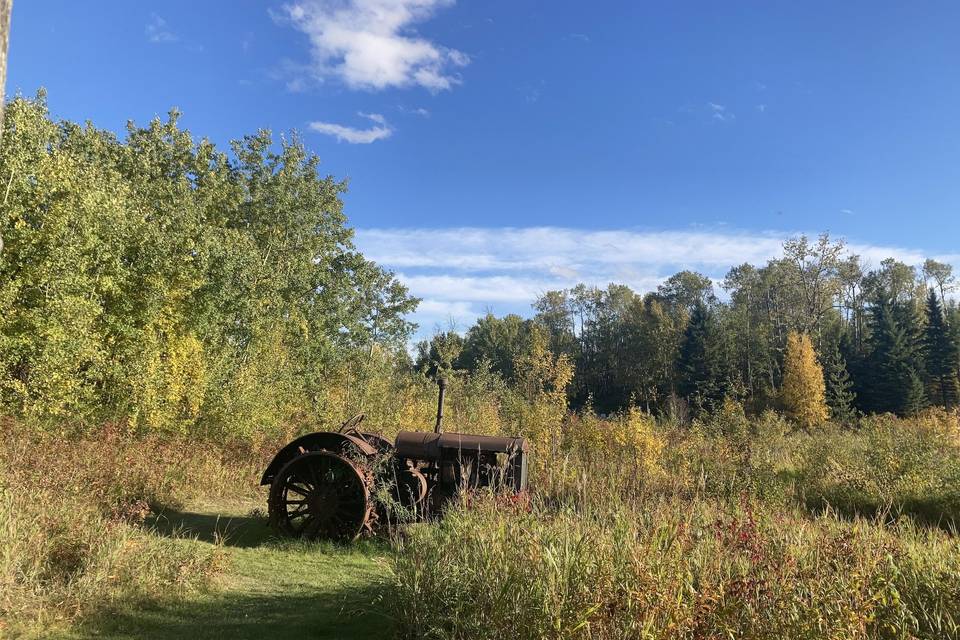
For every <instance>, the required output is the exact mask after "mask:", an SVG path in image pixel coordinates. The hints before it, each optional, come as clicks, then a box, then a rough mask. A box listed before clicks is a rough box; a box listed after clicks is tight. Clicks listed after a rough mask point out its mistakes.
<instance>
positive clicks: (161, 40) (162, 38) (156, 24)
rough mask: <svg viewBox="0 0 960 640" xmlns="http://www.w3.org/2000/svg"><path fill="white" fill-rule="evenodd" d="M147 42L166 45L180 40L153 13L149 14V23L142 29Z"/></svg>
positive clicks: (165, 23)
mask: <svg viewBox="0 0 960 640" xmlns="http://www.w3.org/2000/svg"><path fill="white" fill-rule="evenodd" d="M144 33H146V35H147V40H149V41H150V42H152V43H154V44H167V43H171V42H176V41H177V40H179V39H180V38H179V37H178V36H177V34H175V33H174V32H173V31H171V30H170V27H169V26H168V25H167V21H166V20H164V19H163V18H161V17H160V16H158V15H157V14H155V13H151V14H150V22H148V23H147V26H146V27H145V28H144Z"/></svg>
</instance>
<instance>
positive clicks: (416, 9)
mask: <svg viewBox="0 0 960 640" xmlns="http://www.w3.org/2000/svg"><path fill="white" fill-rule="evenodd" d="M453 3H454V0H339V1H336V2H331V1H327V0H301V1H298V2H291V3H289V4H286V5H284V6H283V10H282V15H281V18H282V19H284V20H286V21H289V22H290V23H291V24H293V25H294V26H295V27H296V28H297V29H299V30H300V31H302V32H303V33H305V34H307V36H308V37H309V38H310V44H311V46H312V51H311V56H312V65H311V72H312V74H313V75H314V77H315V78H316V79H318V80H323V79H326V78H331V77H335V78H339V79H340V80H342V81H343V82H345V83H346V84H347V86H349V87H351V88H355V89H367V90H382V89H387V88H391V87H408V86H421V87H424V88H426V89H429V90H430V91H442V90H444V89H450V88H451V87H452V86H453V85H455V84H458V83H459V82H460V77H459V75H458V74H457V73H456V72H455V69H457V68H459V67H464V66H466V65H467V64H468V63H469V62H470V58H469V56H467V54H465V53H463V52H461V51H458V50H456V49H452V48H448V47H444V46H442V45H439V44H436V43H434V42H431V41H430V40H427V39H425V38H422V37H420V36H418V35H416V34H415V33H414V32H413V25H415V24H417V23H420V22H424V21H426V20H428V19H430V18H431V17H432V16H433V15H434V13H436V11H437V10H438V9H441V8H444V7H447V6H450V5H452V4H453Z"/></svg>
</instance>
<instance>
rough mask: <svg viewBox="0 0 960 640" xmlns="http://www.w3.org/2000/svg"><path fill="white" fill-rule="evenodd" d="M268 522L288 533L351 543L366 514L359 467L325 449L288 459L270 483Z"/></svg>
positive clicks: (366, 498) (367, 502)
mask: <svg viewBox="0 0 960 640" xmlns="http://www.w3.org/2000/svg"><path fill="white" fill-rule="evenodd" d="M269 507H270V523H271V524H272V525H273V526H274V527H275V528H276V529H277V530H278V531H279V532H280V533H283V534H285V535H288V536H293V537H297V538H305V539H307V540H318V539H326V540H341V541H349V540H353V539H354V538H356V537H357V536H358V535H360V532H361V531H363V528H364V526H365V525H366V524H367V520H368V518H369V517H370V513H371V509H370V495H369V491H368V490H367V484H366V482H365V481H364V477H363V475H362V474H361V472H360V471H359V470H358V469H357V467H356V466H355V465H354V464H353V463H352V462H350V461H349V460H347V459H346V458H343V457H341V456H338V455H337V454H335V453H330V452H329V451H311V452H309V453H305V454H303V455H301V456H298V457H296V458H294V459H293V460H291V461H290V462H288V463H287V464H286V465H285V466H284V467H283V469H281V470H280V473H278V474H277V475H276V477H274V479H273V483H272V484H271V485H270V502H269Z"/></svg>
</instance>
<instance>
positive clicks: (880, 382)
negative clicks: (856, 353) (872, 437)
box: [863, 295, 919, 415]
mask: <svg viewBox="0 0 960 640" xmlns="http://www.w3.org/2000/svg"><path fill="white" fill-rule="evenodd" d="M904 317H906V316H905V314H904V313H903V310H902V309H897V308H895V307H894V305H893V304H892V303H891V301H890V300H889V299H887V298H886V297H885V296H882V295H881V296H878V298H877V300H876V302H875V303H874V305H873V307H872V308H871V323H870V324H871V327H870V329H871V333H870V346H871V351H870V356H869V357H868V359H867V366H866V368H865V371H864V373H865V374H866V380H865V381H864V386H863V390H864V392H865V393H864V395H865V396H866V398H864V408H865V410H867V411H872V412H877V413H882V412H890V413H897V414H900V415H903V414H905V413H907V409H908V408H907V405H908V396H909V391H910V387H911V375H919V374H918V371H917V369H918V367H917V366H916V363H915V360H916V353H915V347H914V345H913V344H912V340H911V339H910V337H909V335H908V334H907V331H906V330H905V329H904V327H903V326H902V324H901V322H902V319H903V318H904Z"/></svg>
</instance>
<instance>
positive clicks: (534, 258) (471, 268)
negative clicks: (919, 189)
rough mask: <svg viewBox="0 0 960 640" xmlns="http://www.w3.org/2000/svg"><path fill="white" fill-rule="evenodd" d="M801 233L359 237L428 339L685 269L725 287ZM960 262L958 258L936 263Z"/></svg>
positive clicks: (644, 287)
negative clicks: (412, 298) (564, 295)
mask: <svg viewBox="0 0 960 640" xmlns="http://www.w3.org/2000/svg"><path fill="white" fill-rule="evenodd" d="M793 235H796V233H793V232H787V231H781V232H768V233H738V232H735V231H727V230H696V229H695V230H680V231H636V230H609V231H585V230H580V229H570V228H561V227H527V228H511V227H505V228H504V227H502V228H487V229H484V228H472V227H466V228H453V229H359V230H357V235H356V242H357V245H358V247H359V248H360V249H361V250H362V251H363V252H364V254H365V255H366V256H367V257H369V258H370V259H372V260H375V261H376V262H378V263H380V264H381V265H383V266H385V267H387V268H390V269H393V270H395V271H396V272H397V273H398V277H399V278H400V280H401V281H403V282H404V283H406V284H407V286H409V287H410V289H411V291H412V293H413V294H414V295H417V296H419V297H421V298H423V299H424V303H423V304H422V305H421V307H420V309H419V310H418V311H417V313H416V314H415V320H416V321H417V322H419V323H420V325H421V331H426V332H429V330H431V329H433V328H434V326H435V325H437V324H441V325H446V324H447V322H448V321H449V320H450V319H451V318H452V319H453V320H455V321H457V323H459V324H460V325H462V326H464V327H465V326H467V325H469V324H470V323H471V322H473V320H474V319H475V318H476V317H478V316H479V315H482V313H483V312H484V311H485V310H486V309H488V308H489V309H492V310H493V311H494V312H495V313H498V314H503V313H521V314H526V315H529V314H530V313H531V309H530V304H531V303H532V302H533V301H534V300H535V299H536V297H537V296H538V295H540V294H541V293H543V292H545V291H548V290H551V289H564V288H568V287H571V286H573V285H575V284H577V283H578V282H585V283H587V284H594V285H597V286H605V285H606V284H608V283H610V282H620V283H624V284H627V285H629V286H630V287H632V288H633V289H634V290H636V291H640V292H646V291H652V290H654V289H655V288H656V287H657V286H658V285H659V284H660V283H662V282H663V280H664V279H665V278H667V277H669V276H670V275H672V274H673V273H676V272H677V271H679V270H681V269H695V270H697V271H700V272H702V273H705V274H706V275H708V276H710V277H711V278H714V279H715V281H717V282H719V281H720V280H721V279H722V278H723V276H724V275H725V274H726V273H727V271H728V270H729V269H730V268H731V267H732V266H735V265H738V264H742V263H743V262H750V263H752V264H755V265H762V264H765V263H766V262H767V260H769V259H771V258H774V257H777V256H779V255H781V251H782V244H783V241H784V240H785V239H786V238H788V237H790V236H793ZM848 248H849V251H850V252H852V253H856V254H858V255H860V256H861V257H862V258H863V260H864V261H865V262H866V263H867V264H868V265H871V266H873V267H876V266H878V265H879V264H880V261H881V260H883V259H884V258H887V257H894V258H896V259H898V260H902V261H903V262H906V263H907V264H914V265H916V264H920V263H921V262H922V261H923V259H924V258H925V257H926V256H925V254H924V252H922V251H919V250H915V249H905V248H901V247H893V246H881V245H873V244H867V243H857V242H852V243H850V244H849V245H848ZM932 257H936V258H938V259H941V260H944V261H949V262H958V260H957V257H956V256H932Z"/></svg>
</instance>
